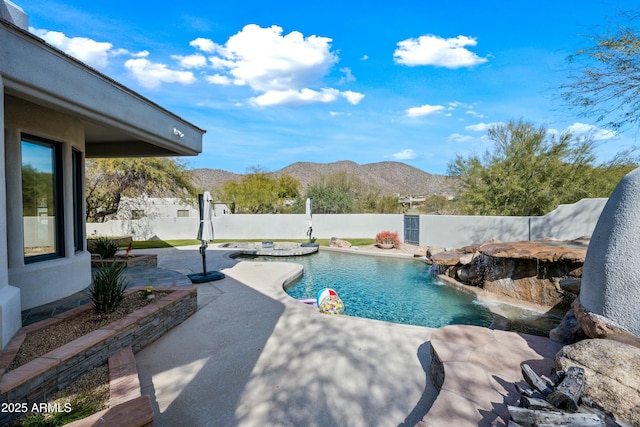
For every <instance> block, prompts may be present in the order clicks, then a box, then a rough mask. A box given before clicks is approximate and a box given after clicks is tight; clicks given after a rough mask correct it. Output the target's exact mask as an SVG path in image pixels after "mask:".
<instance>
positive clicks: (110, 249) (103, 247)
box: [93, 236, 118, 259]
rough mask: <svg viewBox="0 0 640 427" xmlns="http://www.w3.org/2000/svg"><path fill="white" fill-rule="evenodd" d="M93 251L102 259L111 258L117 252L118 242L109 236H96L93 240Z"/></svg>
mask: <svg viewBox="0 0 640 427" xmlns="http://www.w3.org/2000/svg"><path fill="white" fill-rule="evenodd" d="M93 252H95V253H97V254H99V255H100V256H101V257H102V259H108V258H113V257H114V255H115V254H116V252H118V242H116V241H115V240H113V239H110V238H109V237H104V236H102V237H98V238H97V239H95V240H94V241H93Z"/></svg>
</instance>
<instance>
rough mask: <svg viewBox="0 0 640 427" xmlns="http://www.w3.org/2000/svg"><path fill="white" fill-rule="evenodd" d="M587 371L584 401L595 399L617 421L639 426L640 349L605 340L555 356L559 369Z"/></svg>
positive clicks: (573, 346)
mask: <svg viewBox="0 0 640 427" xmlns="http://www.w3.org/2000/svg"><path fill="white" fill-rule="evenodd" d="M570 366H579V367H582V368H584V370H585V382H584V390H583V393H582V397H583V398H588V399H590V400H592V401H593V402H594V403H596V404H597V405H599V406H601V407H603V408H604V409H606V410H607V411H611V412H612V413H613V414H614V416H615V417H616V419H619V420H621V421H624V422H627V423H631V424H632V425H634V426H640V349H639V348H637V347H633V346H630V345H626V344H622V343H619V342H616V341H612V340H606V339H590V340H583V341H579V342H577V343H575V344H571V345H567V346H564V347H563V348H562V350H560V351H559V352H558V354H557V355H556V369H557V370H562V371H566V370H567V369H568V368H569V367H570Z"/></svg>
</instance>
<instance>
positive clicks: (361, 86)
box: [14, 0, 637, 174]
mask: <svg viewBox="0 0 640 427" xmlns="http://www.w3.org/2000/svg"><path fill="white" fill-rule="evenodd" d="M14 2H16V3H17V4H19V6H21V7H22V8H23V9H24V10H25V12H26V13H27V14H28V15H29V25H30V27H31V31H32V32H34V33H35V34H37V35H39V36H40V37H42V38H44V39H45V40H47V41H48V42H49V43H51V44H53V45H55V46H57V47H59V48H60V49H62V50H64V51H66V52H67V53H69V54H71V55H73V56H76V57H78V58H79V59H81V60H82V61H84V62H86V63H88V64H89V65H92V66H93V67H95V68H97V69H98V70H100V71H102V72H104V73H105V74H107V75H109V76H110V77H112V78H114V79H116V80H117V81H119V82H121V83H123V84H124V85H126V86H128V87H130V88H131V89H133V90H135V91H137V92H139V93H140V94H142V95H144V96H146V97H147V98H149V99H151V100H152V101H154V102H156V103H158V104H160V105H162V106H163V107H165V108H167V109H169V110H171V111H173V112H175V113H176V114H178V115H180V116H181V117H183V118H184V119H186V120H188V121H190V122H191V123H193V124H195V125H196V126H198V127H200V128H203V129H205V130H207V133H206V134H205V136H204V141H203V152H202V154H200V155H199V156H197V157H189V158H185V160H187V162H188V164H189V166H190V167H191V168H200V167H207V168H217V169H224V170H228V171H231V172H237V173H244V172H246V171H247V170H248V168H250V167H256V166H257V167H261V168H262V169H265V170H267V171H274V170H278V169H280V168H282V167H284V166H287V165H289V164H291V163H293V162H296V161H309V162H320V163H328V162H334V161H339V160H352V161H355V162H357V163H360V164H365V163H374V162H380V161H387V160H392V161H401V162H405V163H407V164H409V165H412V166H415V167H417V168H419V169H422V170H424V171H426V172H429V173H437V174H442V173H446V170H447V164H449V163H450V162H451V161H452V160H453V159H454V158H455V155H456V154H461V155H465V156H466V155H468V154H471V153H478V154H480V153H482V152H484V151H485V150H486V149H488V148H490V147H491V145H490V144H491V143H490V141H487V139H486V138H485V137H484V136H485V135H486V129H487V127H488V126H489V125H491V124H495V123H501V122H502V123H503V122H506V121H508V120H511V119H515V120H518V119H523V120H526V121H530V122H533V123H534V124H536V125H544V126H547V127H548V128H549V129H551V130H553V131H558V132H563V131H572V132H573V133H575V134H583V133H584V132H591V133H592V135H593V136H594V137H595V138H596V139H597V140H598V149H597V153H598V156H599V160H602V161H604V160H607V159H608V158H610V157H611V156H612V154H613V153H615V152H617V151H619V150H620V149H622V148H625V147H629V146H631V145H634V144H635V143H636V141H635V131H629V132H627V134H615V133H613V132H610V131H607V130H606V129H602V128H598V127H595V126H594V125H593V123H592V122H590V121H588V120H587V119H584V118H579V117H577V116H575V115H574V114H571V113H570V112H569V111H567V110H566V109H565V108H563V106H562V103H561V101H560V99H559V91H558V86H559V85H560V84H562V83H563V82H565V80H564V79H565V76H566V69H567V63H566V57H567V55H569V54H570V53H574V52H575V51H576V50H577V49H579V48H581V47H585V45H586V44H587V39H586V38H585V37H584V35H585V34H592V33H593V32H594V31H601V30H603V29H605V28H607V26H608V21H607V18H608V17H613V16H614V15H615V13H616V11H617V10H619V9H632V8H634V7H636V6H637V5H636V4H634V3H635V2H634V1H627V0H621V1H620V0H619V1H616V2H615V3H614V2H601V1H598V0H596V1H593V2H584V1H573V0H568V1H553V2H552V1H546V0H542V1H535V2H518V1H517V2H506V1H504V2H499V1H479V0H475V1H467V0H460V1H457V2H450V1H444V0H441V1H437V2H436V1H427V0H425V1H415V0H413V1H405V0H396V1H378V0H370V1H367V2H346V1H344V0H342V1H333V0H325V1H324V2H300V1H295V2H294V1H277V2H264V1H237V2H230V1H225V2H221V1H186V2H180V4H178V2H169V1H154V2H148V1H142V0H141V1H137V2H131V1H122V0H110V1H99V0H96V1H85V0H83V1H80V0H68V1H55V0H53V1H52V0H29V1H28V2H27V1H25V2H19V1H16V0H14Z"/></svg>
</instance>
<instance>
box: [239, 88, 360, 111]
mask: <svg viewBox="0 0 640 427" xmlns="http://www.w3.org/2000/svg"><path fill="white" fill-rule="evenodd" d="M339 97H344V98H346V99H347V101H349V102H350V103H351V104H357V103H358V102H360V100H361V99H362V98H363V97H364V95H362V94H358V93H356V92H340V91H339V90H337V89H331V88H324V89H321V90H319V91H317V90H313V89H301V90H294V89H291V90H269V91H267V92H265V93H263V94H262V95H260V96H257V97H254V98H251V100H250V101H251V103H252V104H253V105H255V106H258V107H270V106H273V105H302V104H312V103H325V104H326V103H330V102H334V101H336V100H337V99H338V98H339Z"/></svg>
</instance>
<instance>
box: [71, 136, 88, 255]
mask: <svg viewBox="0 0 640 427" xmlns="http://www.w3.org/2000/svg"><path fill="white" fill-rule="evenodd" d="M71 167H72V170H71V173H72V180H73V248H74V250H75V251H76V252H80V251H83V250H84V248H85V237H84V233H85V228H86V226H85V225H84V224H85V222H84V216H83V214H82V208H83V203H82V200H83V195H84V185H83V183H84V158H83V156H82V152H81V151H80V150H76V149H75V148H72V149H71Z"/></svg>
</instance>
